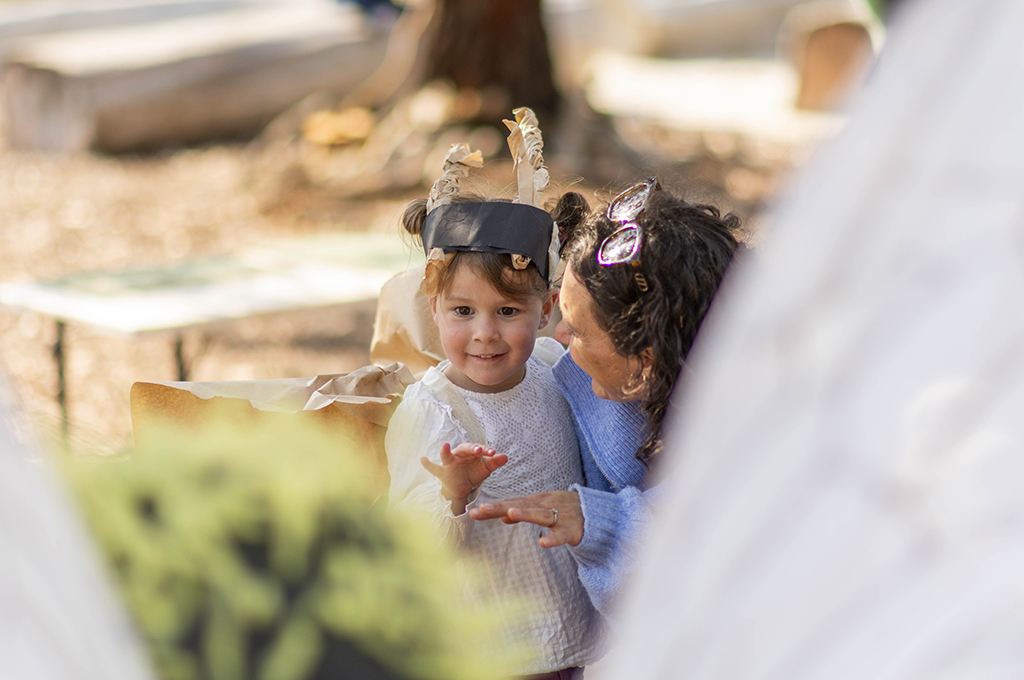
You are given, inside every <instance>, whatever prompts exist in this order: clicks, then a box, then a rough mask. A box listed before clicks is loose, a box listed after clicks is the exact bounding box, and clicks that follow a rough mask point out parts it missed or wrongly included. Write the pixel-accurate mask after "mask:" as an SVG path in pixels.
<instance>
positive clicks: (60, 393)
mask: <svg viewBox="0 0 1024 680" xmlns="http://www.w3.org/2000/svg"><path fill="white" fill-rule="evenodd" d="M53 359H54V361H55V362H56V364H57V403H58V404H59V405H60V430H61V434H62V435H63V437H64V441H65V443H66V442H67V441H68V431H69V426H68V393H67V381H66V380H65V378H64V322H63V321H61V320H60V319H58V320H57V339H56V340H55V341H54V343H53Z"/></svg>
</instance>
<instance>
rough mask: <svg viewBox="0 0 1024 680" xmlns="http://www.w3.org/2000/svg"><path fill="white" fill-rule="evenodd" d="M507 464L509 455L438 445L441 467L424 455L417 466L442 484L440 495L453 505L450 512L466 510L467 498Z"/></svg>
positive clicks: (470, 446) (466, 446)
mask: <svg viewBox="0 0 1024 680" xmlns="http://www.w3.org/2000/svg"><path fill="white" fill-rule="evenodd" d="M507 462H508V456H506V455H505V454H503V453H498V452H496V451H495V450H494V449H491V448H487V447H485V446H480V445H479V444H472V443H465V444H459V445H458V446H456V447H455V448H454V449H453V448H452V447H451V446H450V445H448V444H442V445H441V464H440V465H438V464H436V463H434V462H432V461H431V460H430V459H429V458H427V457H426V456H423V457H421V458H420V464H421V465H423V467H424V468H426V470H427V472H429V473H430V474H432V475H434V476H435V477H437V478H438V479H439V480H440V481H441V492H442V493H443V494H444V497H445V498H447V499H448V500H450V501H451V502H452V512H453V513H455V514H456V515H461V514H462V513H463V512H465V511H466V499H467V498H468V497H469V495H470V494H471V493H473V490H474V489H476V487H478V486H480V484H482V483H483V481H484V480H485V479H487V478H488V477H490V476H491V473H492V472H494V471H495V470H497V469H498V468H500V467H501V466H502V465H504V464H505V463H507Z"/></svg>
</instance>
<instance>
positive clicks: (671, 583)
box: [595, 0, 1024, 680]
mask: <svg viewBox="0 0 1024 680" xmlns="http://www.w3.org/2000/svg"><path fill="white" fill-rule="evenodd" d="M901 5H905V7H903V9H904V10H905V12H904V13H903V15H902V16H900V17H898V19H899V20H898V21H897V23H896V25H895V26H894V27H893V29H892V31H891V32H890V34H889V41H888V43H887V45H886V48H885V50H884V51H883V52H882V54H881V59H880V61H879V64H878V66H877V69H876V72H875V73H874V74H873V77H872V81H871V82H870V83H869V87H868V90H867V92H866V94H865V96H864V98H863V99H862V100H861V101H860V102H859V103H858V105H857V106H856V107H855V108H854V110H853V111H852V117H851V120H850V122H849V124H848V126H847V128H846V129H845V130H844V132H843V133H842V134H841V135H840V136H839V137H838V138H837V139H835V140H834V141H833V142H832V143H831V144H830V145H829V147H828V148H827V149H825V150H823V152H822V153H821V155H820V157H819V158H818V159H817V160H816V162H815V163H814V164H813V165H812V167H810V168H809V169H808V170H807V171H806V172H804V173H803V176H802V178H800V181H799V183H798V184H797V186H796V190H795V192H794V194H793V195H792V196H791V197H790V200H789V201H788V202H787V203H786V204H785V205H784V206H783V207H782V209H781V210H780V211H779V212H778V213H777V214H776V215H775V218H774V220H773V225H774V226H773V230H772V232H771V234H770V235H769V238H768V243H767V245H766V247H765V248H764V249H763V250H762V252H761V255H760V257H758V258H756V259H755V260H753V261H751V262H748V263H747V265H748V266H746V267H745V268H743V269H742V270H740V271H737V272H736V275H735V276H734V277H733V279H732V280H730V281H729V282H727V286H726V294H725V295H724V296H723V297H722V298H721V299H720V304H719V306H718V307H717V308H716V309H715V310H714V312H713V315H712V318H711V319H710V320H709V323H708V324H707V325H706V327H705V332H704V333H703V335H702V337H701V339H700V345H699V347H698V349H697V350H696V351H695V354H694V355H693V363H692V366H693V369H694V370H693V373H692V376H691V379H690V380H689V382H688V383H687V384H685V387H684V390H683V393H682V394H681V395H680V396H681V397H682V400H681V401H682V405H681V406H682V407H681V408H677V409H676V411H675V412H674V414H673V417H672V426H671V431H670V433H669V436H668V440H667V458H668V460H667V461H664V462H666V463H667V467H668V468H669V469H670V479H669V481H668V482H667V483H669V484H671V485H672V488H671V491H670V493H669V494H667V496H668V497H669V498H670V501H669V502H668V504H667V506H666V507H663V508H662V509H661V514H660V516H659V517H658V521H657V522H656V524H655V526H654V527H653V528H652V532H651V534H652V535H651V537H650V540H649V542H648V543H647V545H646V548H645V552H644V553H643V562H642V567H641V569H640V572H639V573H638V574H637V575H636V576H635V578H634V579H633V585H632V589H631V590H630V592H629V593H628V594H627V595H628V596H627V597H626V599H625V602H624V606H623V610H622V614H623V617H622V620H621V625H620V626H619V629H620V631H621V637H620V640H619V644H618V646H617V647H616V648H615V649H614V650H613V652H612V656H611V658H610V659H609V660H608V661H607V662H606V663H605V664H603V667H602V669H601V672H600V673H599V674H595V677H599V678H686V679H687V680H702V679H711V678H714V679H716V680H725V679H737V680H738V679H743V680H759V679H780V680H781V679H785V680H803V679H808V680H809V679H811V678H814V679H817V680H823V679H827V680H847V679H849V680H866V679H871V680H880V679H883V678H884V679H887V680H888V679H897V678H898V679H900V680H910V679H921V680H924V679H928V680H939V679H943V680H945V679H953V678H957V679H960V678H963V679H967V678H971V679H974V678H985V679H986V680H995V679H999V678H1007V679H1009V678H1022V677H1024V644H1021V641H1022V639H1024V637H1022V636H1024V491H1022V487H1024V446H1022V442H1024V39H1022V36H1024V3H1022V2H1020V0H971V1H970V2H963V0H927V1H923V2H917V3H908V2H904V3H901Z"/></svg>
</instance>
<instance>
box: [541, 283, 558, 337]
mask: <svg viewBox="0 0 1024 680" xmlns="http://www.w3.org/2000/svg"><path fill="white" fill-rule="evenodd" d="M557 304H558V289H557V288H551V289H549V290H548V294H547V296H546V297H545V298H544V305H543V306H542V307H541V315H540V323H539V324H538V326H537V330H540V329H542V328H544V327H545V326H547V325H548V322H549V321H551V313H552V312H554V311H555V305H557Z"/></svg>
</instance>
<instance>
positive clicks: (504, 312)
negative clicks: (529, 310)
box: [498, 307, 519, 316]
mask: <svg viewBox="0 0 1024 680" xmlns="http://www.w3.org/2000/svg"><path fill="white" fill-rule="evenodd" d="M518 311H519V310H518V309H516V308H515V307H502V308H501V309H499V310H498V314H499V315H500V316H513V315H514V314H515V313H516V312H518Z"/></svg>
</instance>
